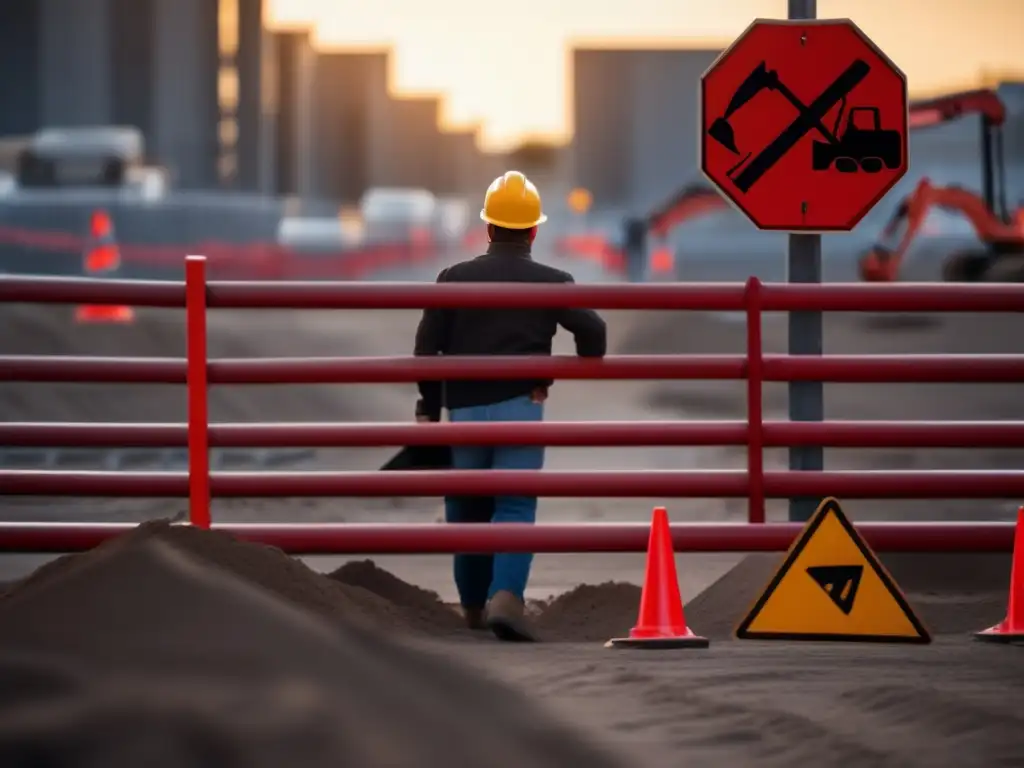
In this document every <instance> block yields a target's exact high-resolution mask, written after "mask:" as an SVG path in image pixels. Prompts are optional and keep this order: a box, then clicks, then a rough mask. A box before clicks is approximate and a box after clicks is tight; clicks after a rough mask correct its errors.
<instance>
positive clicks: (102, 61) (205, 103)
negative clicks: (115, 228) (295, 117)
mask: <svg viewBox="0 0 1024 768" xmlns="http://www.w3.org/2000/svg"><path fill="white" fill-rule="evenodd" d="M262 19H263V0H17V2H11V1H10V0H8V2H0V135H10V134H19V133H31V132H34V131H36V130H38V129H39V128H42V127H45V126H50V127H76V126H98V125H117V124H119V125H131V126H135V127H137V128H139V129H140V130H142V132H143V134H144V136H145V139H146V154H147V156H148V159H149V161H150V162H153V163H157V164H160V165H164V166H166V167H167V168H168V169H169V170H170V171H171V173H172V177H173V179H174V182H175V183H176V184H177V185H178V186H180V187H184V188H193V189H209V188H216V187H222V186H228V187H235V186H243V187H249V188H255V187H256V186H257V183H258V182H257V179H256V171H254V167H255V165H254V158H256V157H257V156H258V152H259V150H258V146H259V142H260V138H259V134H260V121H259V118H258V114H257V113H258V110H259V95H260V89H261V86H260V71H261V69H260V58H261V52H260V48H261V34H260V32H259V30H261V29H262ZM239 152H243V155H240V154H239ZM243 159H244V160H245V163H244V165H245V167H246V169H245V173H242V172H241V167H242V165H243V162H242V160H243ZM250 166H252V167H250Z"/></svg>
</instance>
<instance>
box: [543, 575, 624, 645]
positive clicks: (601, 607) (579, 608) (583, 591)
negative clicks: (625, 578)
mask: <svg viewBox="0 0 1024 768" xmlns="http://www.w3.org/2000/svg"><path fill="white" fill-rule="evenodd" d="M639 605H640V587H638V586H636V585H635V584H624V583H622V582H615V581H608V582H605V583H604V584H596V585H594V584H581V585H580V586H578V587H576V588H575V589H573V590H570V591H569V592H566V593H564V594H562V595H558V596H557V597H554V598H552V599H551V600H549V601H547V602H546V603H542V604H540V605H539V606H537V608H536V615H535V617H534V621H535V623H536V626H537V631H538V633H539V634H540V636H541V639H543V640H548V641H562V642H579V643H582V642H604V641H605V640H608V639H610V638H612V637H622V636H623V635H624V634H626V633H628V632H629V630H630V628H631V627H632V626H633V625H634V624H636V618H637V610H638V608H639Z"/></svg>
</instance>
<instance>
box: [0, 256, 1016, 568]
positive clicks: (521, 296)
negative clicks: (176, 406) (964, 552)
mask: <svg viewBox="0 0 1024 768" xmlns="http://www.w3.org/2000/svg"><path fill="white" fill-rule="evenodd" d="M0 301H21V302H41V303H90V304H98V303H118V304H133V305H136V306H140V305H145V306H158V307H185V309H186V317H187V335H188V357H187V360H175V359H164V358H153V359H121V358H59V357H58V358H47V357H33V356H7V357H0V369H2V371H3V374H4V375H3V378H5V379H7V380H13V381H92V382H111V383H114V382H133V383H142V382H151V383H187V385H188V391H189V411H188V424H187V425H178V424H23V423H7V424H0V445H12V446H49V445H54V444H61V445H68V446H93V447H104V446H106V447H112V446H117V445H121V446H146V447H161V446H166V447H173V446H181V445H186V444H187V446H188V448H189V456H190V463H189V470H188V472H187V473H146V472H51V471H17V470H0V493H3V494H8V495H46V496H54V495H64V496H164V497H166V496H172V497H184V496H188V497H189V498H190V515H191V522H192V523H193V524H195V525H198V526H203V527H206V526H209V525H210V517H209V500H210V497H211V495H212V496H278V497H283V496H287V497H294V496H440V495H445V494H467V495H492V494H502V493H528V494H536V495H538V496H615V497H665V496H668V497H747V498H748V503H749V521H750V523H764V501H765V499H766V498H788V497H820V496H833V495H834V496H840V497H844V498H1020V497H1024V471H960V472H950V471H942V472H929V471H898V472H895V471H894V472H852V471H850V472H766V471H764V466H763V450H764V448H766V447H776V446H790V447H792V446H797V445H821V446H825V447H883V446H890V447H892V446H905V447H914V446H920V447H996V448H1024V423H1021V422H956V423H942V422H824V423H790V422H777V421H776V422H772V421H769V422H765V421H763V418H762V416H763V409H762V399H761V398H762V393H761V390H762V384H763V382H765V381H793V380H821V381H827V382H939V381H945V382H967V381H970V382H1000V383H1015V382H1021V381H1024V356H1021V355H954V356H926V355H918V356H912V355H911V356H907V355H899V356H883V355H872V356H855V357H854V356H836V355H832V356H822V357H789V356H786V355H765V354H763V352H762V339H761V315H762V313H763V312H766V311H776V312H777V311H874V312H885V311H890V312H892V311H906V312H936V311H948V312H1012V311H1024V286H1014V285H970V286H966V285H940V284H928V285H885V286H875V285H826V286H817V285H762V284H761V283H760V282H759V281H758V280H756V279H751V280H749V281H748V282H747V283H746V285H724V284H706V285H679V284H673V285H669V284H660V285H571V286H523V285H507V284H506V285H497V284H495V285H485V286H481V285H472V286H469V285H456V284H446V285H421V284H382V283H378V284H329V283H246V282H234V283H217V282H209V283H208V282H207V280H206V272H205V260H204V259H202V258H198V257H190V258H189V260H188V263H187V265H186V281H185V283H184V284H181V283H165V282H134V281H132V282H130V281H96V280H75V279H71V280H69V279H51V278H46V279H44V278H5V279H3V280H0ZM565 306H572V307H591V308H595V309H649V310H656V309H665V310H684V309H688V310H705V311H743V312H745V313H746V317H747V349H746V354H744V355H708V356H688V357H687V356H671V355H664V356H611V357H608V358H606V359H604V360H600V361H598V360H582V359H577V358H566V357H553V358H523V357H515V358H457V357H452V358H347V359H317V358H313V359H308V358H307V359H295V358H284V359H260V360H208V359H207V354H206V312H207V309H208V308H210V309H216V308H235V309H244V308H248V309H268V308H274V309H284V308H294V309H357V308H377V309H421V308H424V307H477V308H479V307H524V308H525V307H551V308H554V307H565ZM510 375H513V376H516V377H519V376H525V377H543V378H556V379H625V378H647V379H655V378H689V379H745V380H746V381H747V400H748V416H747V419H746V420H745V421H716V422H640V423H615V422H612V423H608V422H605V423H552V422H548V423H541V424H518V423H508V424H492V425H478V424H434V425H413V424H410V425H405V424H302V425H297V424H245V425H243V424H222V425H210V424H208V411H207V387H208V385H212V384H229V383H230V384H271V383H273V384H280V383H374V382H411V381H416V380H419V379H431V378H432V379H446V378H468V379H500V378H508V377H509V376H510ZM417 444H418V445H431V444H452V445H472V444H534V445H536V444H544V445H552V446H566V445H580V446H598V445H605V446H637V445H747V446H748V465H747V469H746V471H717V472H709V471H706V470H701V471H642V472H513V471H473V472H465V471H438V472H425V471H417V472H392V473H387V474H380V473H365V472H340V473H331V472H291V473H271V474H266V473H258V474H257V473H232V472H224V473H212V474H211V472H210V468H209V463H208V451H209V448H210V447H226V446H266V447H278V446H281V447H283V446H316V447H328V446H381V445H417ZM217 527H218V528H225V529H226V530H230V531H232V532H234V533H236V534H238V535H240V536H243V537H250V538H254V539H258V540H260V541H265V542H267V543H272V544H275V545H277V546H282V547H283V548H285V549H287V550H289V551H295V552H328V551H330V552H411V551H429V552H437V551H447V552H451V551H476V552H487V551H503V550H509V549H524V550H529V551H537V552H542V551H642V550H643V549H644V547H645V545H646V535H647V534H646V526H643V525H613V526H608V525H575V526H549V525H537V526H530V527H525V528H524V527H522V526H457V525H445V526H433V525H421V526H401V525H385V526H372V525H371V526H348V525H346V526H296V525H275V526H217ZM860 528H862V530H864V531H865V533H866V535H868V537H869V540H870V541H871V542H872V544H874V545H875V546H877V547H878V548H879V549H882V550H885V549H903V550H913V549H928V550H932V551H934V550H937V549H964V548H969V549H978V550H992V549H1004V550H1008V549H1009V548H1010V547H1011V544H1012V526H1011V525H1009V524H999V523H992V524H967V523H964V524H873V525H870V524H865V525H863V526H860ZM124 529H125V527H124V526H117V525H104V526H96V525H89V524H77V525H68V524H36V523H16V524H0V551H3V550H7V551H12V550H16V549H19V550H20V549H24V548H28V549H32V550H41V551H57V550H60V551H67V550H74V549H79V548H82V547H85V546H90V545H92V544H94V543H96V542H97V541H99V540H101V539H103V538H104V537H108V536H110V535H114V534H116V533H117V532H120V531H122V530H124ZM797 530H798V528H797V527H794V526H792V525H777V524H772V525H761V526H756V527H751V526H747V525H711V526H708V525H702V524H691V525H677V526H674V527H673V535H674V539H675V543H676V545H677V547H678V548H679V549H681V550H685V549H689V550H700V551H710V550H734V551H735V550H747V551H752V550H760V549H772V550H775V549H784V548H785V547H787V546H788V545H789V543H790V542H791V541H792V539H793V537H794V535H795V534H796V531H797Z"/></svg>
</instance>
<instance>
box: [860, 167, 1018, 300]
mask: <svg viewBox="0 0 1024 768" xmlns="http://www.w3.org/2000/svg"><path fill="white" fill-rule="evenodd" d="M932 208H939V209H940V210H946V211H951V212H954V213H959V214H960V215H962V216H963V217H964V218H966V219H967V221H968V222H970V224H971V227H972V228H973V229H974V232H975V234H976V235H977V237H978V239H979V240H981V241H982V242H984V243H990V244H992V245H995V246H996V247H1000V246H1006V247H1007V248H1019V247H1022V246H1024V226H1022V224H1021V221H1020V220H1016V221H1011V222H1006V221H1003V220H1002V219H1001V218H999V217H998V216H996V215H995V214H994V213H993V212H992V210H991V209H990V208H989V207H988V206H987V205H986V204H985V201H984V200H982V199H981V198H980V197H979V196H978V195H977V194H976V193H974V192H971V191H970V190H967V189H963V188H962V187H955V186H950V187H939V186H934V185H933V184H932V183H931V182H930V181H929V180H928V179H921V181H920V182H919V183H918V185H917V188H916V189H915V190H914V191H913V192H912V193H911V194H910V195H908V196H907V197H905V198H904V199H903V200H902V201H901V202H900V204H899V206H897V208H896V211H895V213H894V214H893V216H892V218H891V219H889V222H888V224H886V226H885V229H884V230H882V237H881V240H880V242H879V243H878V244H877V245H875V246H874V247H873V248H872V249H871V250H870V251H868V253H867V254H866V255H865V256H864V258H863V259H862V260H861V264H860V271H861V278H862V279H864V280H867V281H870V282H890V281H893V280H895V279H896V278H897V277H898V275H899V271H900V265H901V264H902V262H903V259H904V257H905V256H906V254H907V251H909V250H910V246H911V245H912V244H913V242H914V239H915V238H916V237H917V235H918V234H919V233H920V231H921V227H922V225H923V224H924V222H925V219H927V218H928V213H929V211H931V209H932Z"/></svg>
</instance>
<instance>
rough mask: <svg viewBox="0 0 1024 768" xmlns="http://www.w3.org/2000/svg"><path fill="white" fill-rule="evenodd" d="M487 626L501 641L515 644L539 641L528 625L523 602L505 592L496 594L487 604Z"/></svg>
mask: <svg viewBox="0 0 1024 768" xmlns="http://www.w3.org/2000/svg"><path fill="white" fill-rule="evenodd" d="M487 626H488V627H490V628H491V631H492V632H493V633H494V634H495V636H496V637H497V638H498V639H499V640H505V641H507V642H513V643H516V642H518V643H533V642H536V640H537V638H536V637H534V635H533V633H532V632H531V631H530V628H529V627H528V626H527V624H526V611H525V606H524V605H523V601H522V600H520V599H519V598H518V597H516V596H515V595H513V594H512V593H511V592H507V591H505V590H502V591H500V592H495V594H494V597H492V598H491V599H490V601H489V602H488V603H487Z"/></svg>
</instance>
